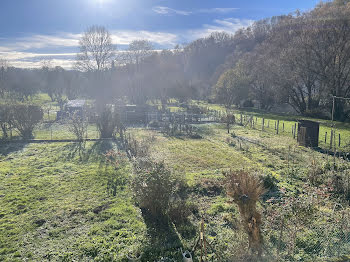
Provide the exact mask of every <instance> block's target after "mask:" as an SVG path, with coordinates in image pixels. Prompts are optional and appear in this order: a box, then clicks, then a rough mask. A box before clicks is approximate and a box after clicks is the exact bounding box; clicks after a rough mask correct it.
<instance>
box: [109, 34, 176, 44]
mask: <svg viewBox="0 0 350 262" xmlns="http://www.w3.org/2000/svg"><path fill="white" fill-rule="evenodd" d="M111 34H112V40H113V42H114V43H117V45H128V44H130V43H131V42H132V41H134V40H139V39H146V40H148V41H150V42H152V43H154V44H159V45H161V46H164V47H170V46H173V45H175V44H176V43H177V35H176V34H173V33H166V32H152V31H111Z"/></svg>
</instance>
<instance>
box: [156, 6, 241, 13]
mask: <svg viewBox="0 0 350 262" xmlns="http://www.w3.org/2000/svg"><path fill="white" fill-rule="evenodd" d="M152 10H153V11H154V12H156V13H157V14H161V15H174V14H176V15H190V14H199V13H208V14H209V13H213V14H215V13H218V14H227V13H232V12H234V11H236V10H238V8H231V7H228V8H227V7H222V8H220V7H216V8H206V9H199V10H194V11H185V10H178V9H173V8H170V7H167V6H155V7H153V8H152Z"/></svg>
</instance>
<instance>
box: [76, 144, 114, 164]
mask: <svg viewBox="0 0 350 262" xmlns="http://www.w3.org/2000/svg"><path fill="white" fill-rule="evenodd" d="M114 148H115V143H114V141H112V140H101V141H96V142H94V144H93V145H92V146H91V147H90V148H89V149H87V150H85V151H84V153H83V161H85V162H88V161H100V162H105V157H104V154H106V153H107V152H108V151H110V150H112V149H114Z"/></svg>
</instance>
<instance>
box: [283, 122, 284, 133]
mask: <svg viewBox="0 0 350 262" xmlns="http://www.w3.org/2000/svg"><path fill="white" fill-rule="evenodd" d="M283 133H284V122H283Z"/></svg>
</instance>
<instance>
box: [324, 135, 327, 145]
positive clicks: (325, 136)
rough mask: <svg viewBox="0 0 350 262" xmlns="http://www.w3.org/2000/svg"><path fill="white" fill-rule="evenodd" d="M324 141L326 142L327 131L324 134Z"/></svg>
mask: <svg viewBox="0 0 350 262" xmlns="http://www.w3.org/2000/svg"><path fill="white" fill-rule="evenodd" d="M324 143H325V144H327V132H326V133H325V134H324Z"/></svg>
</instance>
